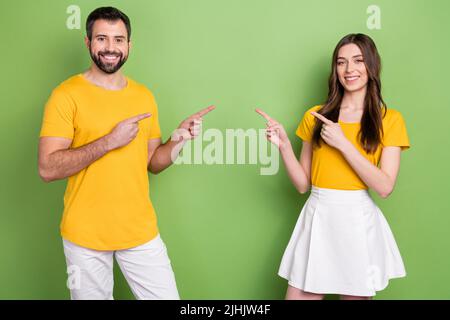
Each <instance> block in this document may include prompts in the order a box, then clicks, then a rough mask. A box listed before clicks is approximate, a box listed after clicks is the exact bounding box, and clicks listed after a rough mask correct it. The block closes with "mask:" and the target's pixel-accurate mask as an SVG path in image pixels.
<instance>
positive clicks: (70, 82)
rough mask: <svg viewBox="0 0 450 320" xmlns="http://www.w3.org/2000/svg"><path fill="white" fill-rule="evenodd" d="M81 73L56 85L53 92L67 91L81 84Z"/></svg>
mask: <svg viewBox="0 0 450 320" xmlns="http://www.w3.org/2000/svg"><path fill="white" fill-rule="evenodd" d="M80 77H81V74H75V75H73V76H71V77H69V78H67V79H66V80H64V81H62V82H61V83H60V84H59V85H57V86H56V87H55V88H54V89H53V92H57V93H69V92H70V91H72V90H74V89H76V88H77V87H80V86H81V85H82V79H81V78H80Z"/></svg>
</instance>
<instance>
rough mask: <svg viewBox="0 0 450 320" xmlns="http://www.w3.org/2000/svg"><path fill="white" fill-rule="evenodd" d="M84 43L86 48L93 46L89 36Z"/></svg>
mask: <svg viewBox="0 0 450 320" xmlns="http://www.w3.org/2000/svg"><path fill="white" fill-rule="evenodd" d="M84 43H85V44H86V47H87V48H88V49H89V45H90V44H91V41H90V40H89V38H88V37H87V36H85V37H84Z"/></svg>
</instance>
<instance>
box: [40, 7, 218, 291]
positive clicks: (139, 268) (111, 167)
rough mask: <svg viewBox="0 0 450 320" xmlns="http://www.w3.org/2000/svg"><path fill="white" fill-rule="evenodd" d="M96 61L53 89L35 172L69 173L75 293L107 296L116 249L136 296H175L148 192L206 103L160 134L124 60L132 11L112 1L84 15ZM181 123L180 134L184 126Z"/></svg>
mask: <svg viewBox="0 0 450 320" xmlns="http://www.w3.org/2000/svg"><path fill="white" fill-rule="evenodd" d="M86 31H87V36H86V38H85V42H86V46H87V48H88V49H89V52H90V55H91V58H92V62H93V63H92V64H91V67H90V69H89V70H87V71H86V72H84V73H83V74H78V75H75V76H73V77H71V78H69V79H67V80H66V81H64V82H63V83H61V84H60V85H59V86H58V87H57V88H55V89H54V90H53V92H52V94H51V97H50V98H49V100H48V102H47V104H46V107H45V112H44V119H43V122H42V129H41V133H40V136H41V138H40V142H39V174H40V176H41V178H42V179H43V180H44V181H46V182H50V181H54V180H58V179H64V178H68V184H67V189H66V193H65V196H64V213H63V218H62V222H61V235H62V237H63V244H64V253H65V257H66V262H67V266H68V270H71V271H72V272H73V274H72V276H73V277H78V278H76V279H75V281H73V283H72V285H70V286H69V289H70V293H71V298H72V299H113V283H114V280H113V257H114V256H115V257H116V260H117V262H118V264H119V266H120V268H121V270H122V273H123V274H124V276H125V278H126V280H127V282H128V284H129V286H130V287H131V290H132V292H133V294H134V296H135V297H136V298H137V299H179V295H178V291H177V287H176V282H175V277H174V274H173V271H172V267H171V264H170V260H169V257H168V255H167V250H166V247H165V245H164V242H163V241H162V239H161V237H160V235H159V232H158V227H157V221H156V215H155V211H154V209H153V206H152V203H151V201H150V198H149V183H148V173H147V170H149V171H150V172H152V173H154V174H157V173H159V172H161V171H163V170H164V169H166V168H167V167H169V166H170V165H171V164H172V163H173V161H174V160H175V158H176V156H177V155H178V152H179V151H180V150H181V148H182V147H183V145H184V143H185V142H186V141H187V140H189V139H193V138H195V137H196V136H197V135H198V134H199V132H200V128H201V122H202V116H203V115H205V114H206V113H208V112H210V111H211V110H213V109H214V106H210V107H208V108H206V109H204V110H202V111H200V112H198V113H196V114H194V115H192V116H191V117H189V118H187V119H186V120H184V121H183V122H182V123H181V124H180V126H179V127H178V134H179V135H178V139H177V141H174V139H172V140H170V139H169V140H168V141H167V142H166V143H164V144H163V143H162V142H161V133H160V127H159V123H158V110H157V106H156V103H155V100H154V98H153V95H152V93H151V92H150V91H149V90H148V89H147V88H146V87H145V86H143V85H142V84H138V83H137V82H135V81H133V80H131V79H130V78H128V77H126V76H124V75H123V74H122V73H121V71H120V68H121V66H122V65H123V64H124V63H125V61H126V60H127V57H128V53H129V49H130V47H131V42H130V35H131V27H130V21H129V19H128V17H127V16H126V15H125V14H124V13H123V12H121V11H119V10H117V9H115V8H112V7H103V8H98V9H96V10H94V11H93V12H92V13H91V14H90V15H89V16H88V18H87V23H86ZM180 131H181V134H180Z"/></svg>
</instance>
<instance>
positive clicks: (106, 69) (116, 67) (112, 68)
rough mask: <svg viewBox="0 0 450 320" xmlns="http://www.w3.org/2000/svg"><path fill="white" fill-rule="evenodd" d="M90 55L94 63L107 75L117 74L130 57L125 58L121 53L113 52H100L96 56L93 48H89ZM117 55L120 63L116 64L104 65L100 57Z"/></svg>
mask: <svg viewBox="0 0 450 320" xmlns="http://www.w3.org/2000/svg"><path fill="white" fill-rule="evenodd" d="M89 53H90V54H91V58H92V61H94V63H95V65H96V66H97V67H98V68H99V69H100V70H102V71H103V72H105V73H107V74H112V73H115V72H116V71H117V70H119V69H120V68H121V67H122V66H123V64H124V63H125V62H126V61H127V58H128V56H125V57H124V56H123V54H122V53H121V52H113V51H100V52H98V54H97V55H95V54H94V53H93V52H92V50H91V48H89ZM108 54H110V55H115V56H118V57H119V61H118V62H117V63H116V64H114V63H108V62H106V63H104V62H103V61H102V60H101V58H100V55H108Z"/></svg>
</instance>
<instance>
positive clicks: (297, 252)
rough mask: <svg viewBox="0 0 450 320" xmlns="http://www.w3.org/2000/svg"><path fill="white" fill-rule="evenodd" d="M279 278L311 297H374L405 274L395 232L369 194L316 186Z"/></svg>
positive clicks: (280, 269) (285, 256) (299, 221)
mask: <svg viewBox="0 0 450 320" xmlns="http://www.w3.org/2000/svg"><path fill="white" fill-rule="evenodd" d="M278 274H279V276H281V277H283V278H285V279H287V280H288V283H289V285H291V286H292V287H295V288H299V289H301V290H303V291H306V292H312V293H320V294H342V295H352V296H365V297H371V296H374V295H376V291H380V290H383V289H385V288H386V287H387V285H388V282H389V280H390V279H392V278H401V277H404V276H405V275H406V272H405V267H404V265H403V261H402V258H401V256H400V252H399V250H398V247H397V244H396V242H395V239H394V236H393V234H392V231H391V229H390V227H389V225H388V223H387V221H386V219H385V218H384V216H383V213H382V212H381V210H380V209H379V208H378V207H377V205H376V204H375V203H374V202H373V200H372V198H371V197H370V195H369V193H368V192H367V191H366V190H335V189H324V188H318V187H315V186H313V187H312V190H311V194H310V196H309V198H308V200H307V201H306V203H305V205H304V207H303V209H302V211H301V212H300V216H299V219H298V221H297V224H296V225H295V228H294V232H293V234H292V236H291V239H290V241H289V243H288V246H287V248H286V251H285V252H284V255H283V258H282V261H281V265H280V268H279V272H278Z"/></svg>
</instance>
